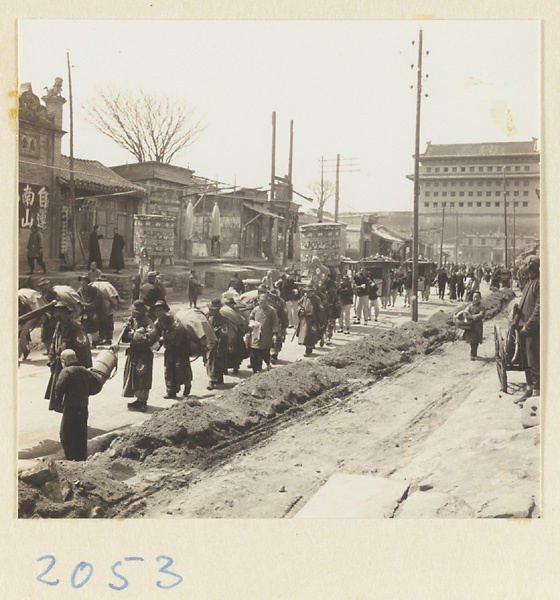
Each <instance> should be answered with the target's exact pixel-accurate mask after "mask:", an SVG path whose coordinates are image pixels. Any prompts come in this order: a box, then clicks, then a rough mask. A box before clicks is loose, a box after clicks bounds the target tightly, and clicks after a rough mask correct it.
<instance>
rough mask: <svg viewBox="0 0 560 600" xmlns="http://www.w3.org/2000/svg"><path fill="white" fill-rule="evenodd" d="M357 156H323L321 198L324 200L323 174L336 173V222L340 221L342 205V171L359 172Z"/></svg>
mask: <svg viewBox="0 0 560 600" xmlns="http://www.w3.org/2000/svg"><path fill="white" fill-rule="evenodd" d="M357 160H358V159H356V158H342V159H341V158H340V154H337V155H336V158H323V157H321V200H323V175H324V173H335V176H336V179H335V196H334V222H335V223H338V211H339V205H340V173H341V172H342V173H357V172H358V171H359V170H360V167H359V165H358V164H356V163H354V161H357ZM333 169H334V170H333Z"/></svg>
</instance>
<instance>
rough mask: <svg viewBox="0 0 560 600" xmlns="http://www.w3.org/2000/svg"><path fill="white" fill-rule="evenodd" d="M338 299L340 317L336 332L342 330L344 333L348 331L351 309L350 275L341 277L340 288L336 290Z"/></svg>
mask: <svg viewBox="0 0 560 600" xmlns="http://www.w3.org/2000/svg"><path fill="white" fill-rule="evenodd" d="M337 295H338V301H339V303H340V317H339V318H338V322H339V325H340V327H339V329H338V333H342V332H344V333H345V334H349V333H350V312H351V310H352V297H353V291H352V283H351V282H350V277H348V276H347V275H345V276H344V277H343V278H342V282H341V284H340V288H339V289H338V292H337Z"/></svg>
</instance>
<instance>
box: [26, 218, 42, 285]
mask: <svg viewBox="0 0 560 600" xmlns="http://www.w3.org/2000/svg"><path fill="white" fill-rule="evenodd" d="M35 261H37V264H38V265H39V266H40V267H41V269H43V273H46V272H47V267H46V266H45V263H44V261H43V236H42V235H41V233H40V232H39V228H38V227H37V225H35V224H33V225H32V226H31V234H30V235H29V239H28V240H27V264H28V265H29V273H30V274H31V275H33V271H34V267H35Z"/></svg>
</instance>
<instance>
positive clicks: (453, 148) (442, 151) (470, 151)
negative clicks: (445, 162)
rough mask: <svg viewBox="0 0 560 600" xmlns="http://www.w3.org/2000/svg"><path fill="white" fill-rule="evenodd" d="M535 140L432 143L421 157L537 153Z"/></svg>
mask: <svg viewBox="0 0 560 600" xmlns="http://www.w3.org/2000/svg"><path fill="white" fill-rule="evenodd" d="M536 145H537V140H536V139H534V140H533V141H530V142H488V143H483V144H432V143H430V142H428V146H427V148H426V151H425V152H424V154H421V155H420V156H422V157H430V156H433V157H436V156H489V155H490V156H495V155H498V156H501V155H511V154H538V152H539V151H538V150H537V149H536Z"/></svg>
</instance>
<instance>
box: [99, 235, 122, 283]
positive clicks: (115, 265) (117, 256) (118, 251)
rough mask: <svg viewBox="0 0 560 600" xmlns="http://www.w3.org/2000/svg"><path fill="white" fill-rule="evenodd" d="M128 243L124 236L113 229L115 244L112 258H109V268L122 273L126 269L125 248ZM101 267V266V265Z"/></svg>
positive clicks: (112, 247) (112, 248)
mask: <svg viewBox="0 0 560 600" xmlns="http://www.w3.org/2000/svg"><path fill="white" fill-rule="evenodd" d="M125 246H126V243H125V241H124V238H123V236H122V235H121V234H120V233H119V231H118V229H117V228H116V227H115V228H114V229H113V244H112V245H111V256H110V257H109V268H110V269H115V273H120V272H121V271H122V270H123V269H124V247H125ZM99 266H101V264H100V265H99Z"/></svg>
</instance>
